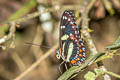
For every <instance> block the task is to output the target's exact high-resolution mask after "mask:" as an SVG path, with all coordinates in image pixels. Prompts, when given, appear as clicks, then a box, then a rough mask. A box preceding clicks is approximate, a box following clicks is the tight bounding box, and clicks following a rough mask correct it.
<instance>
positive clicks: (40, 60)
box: [14, 44, 58, 80]
mask: <svg viewBox="0 0 120 80" xmlns="http://www.w3.org/2000/svg"><path fill="white" fill-rule="evenodd" d="M57 47H58V44H57V45H55V46H53V47H52V48H51V49H50V50H49V51H48V52H46V53H45V54H44V55H43V56H42V57H40V58H39V59H38V60H37V61H36V62H35V63H33V64H32V65H31V66H30V67H29V68H28V69H27V70H25V71H24V72H23V73H21V74H20V75H19V76H18V77H16V78H15V79H14V80H21V79H22V78H23V77H25V76H26V75H27V74H29V72H30V71H32V70H33V69H35V68H36V67H37V66H38V65H40V63H41V62H42V61H43V60H45V59H46V58H47V57H48V56H49V55H51V54H53V53H54V51H55V50H56V49H57Z"/></svg>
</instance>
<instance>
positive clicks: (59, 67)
mask: <svg viewBox="0 0 120 80" xmlns="http://www.w3.org/2000/svg"><path fill="white" fill-rule="evenodd" d="M64 62H65V61H63V62H61V63H60V64H59V66H58V69H59V71H60V73H61V74H62V71H61V65H62V64H63V63H64Z"/></svg>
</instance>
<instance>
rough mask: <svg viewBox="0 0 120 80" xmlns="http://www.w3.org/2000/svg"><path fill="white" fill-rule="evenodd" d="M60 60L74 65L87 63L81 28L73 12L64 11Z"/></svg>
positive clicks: (58, 53)
mask: <svg viewBox="0 0 120 80" xmlns="http://www.w3.org/2000/svg"><path fill="white" fill-rule="evenodd" d="M57 55H58V56H59V57H58V58H62V59H63V61H65V62H70V63H71V64H72V65H80V64H81V63H83V62H84V61H85V47H84V44H83V42H82V39H81V37H80V32H79V28H78V26H77V24H76V20H75V18H74V15H73V13H72V12H71V11H67V10H66V11H64V13H63V15H62V18H61V23H60V37H59V50H58V51H57Z"/></svg>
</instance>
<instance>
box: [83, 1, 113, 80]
mask: <svg viewBox="0 0 120 80" xmlns="http://www.w3.org/2000/svg"><path fill="white" fill-rule="evenodd" d="M95 2H96V0H91V2H90V3H89V4H88V6H87V8H86V9H85V10H84V11H83V13H82V34H83V36H84V38H85V40H86V41H87V44H88V47H89V49H90V51H91V52H92V55H96V54H98V51H97V49H96V47H95V45H94V43H93V41H92V38H91V36H90V34H89V32H88V31H87V30H88V26H89V22H88V14H89V11H90V9H91V8H92V6H93V5H94V3H95ZM97 65H98V66H99V67H100V68H101V69H102V70H105V71H107V69H106V68H105V67H104V65H103V62H102V61H100V62H98V63H97ZM104 80H111V78H110V76H109V75H107V74H105V75H104Z"/></svg>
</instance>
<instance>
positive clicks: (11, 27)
mask: <svg viewBox="0 0 120 80" xmlns="http://www.w3.org/2000/svg"><path fill="white" fill-rule="evenodd" d="M15 26H16V24H15V23H14V22H10V29H9V34H8V35H6V36H4V37H2V38H0V44H2V43H4V42H5V41H7V40H10V39H11V38H13V37H14V36H15V30H16V27H15Z"/></svg>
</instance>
